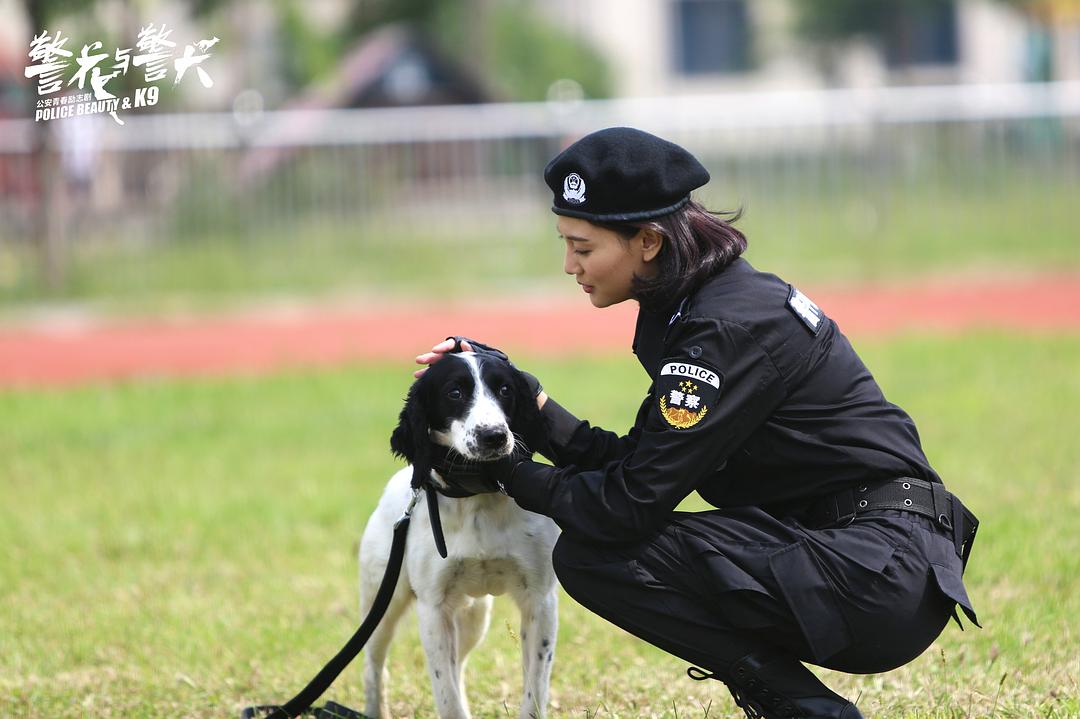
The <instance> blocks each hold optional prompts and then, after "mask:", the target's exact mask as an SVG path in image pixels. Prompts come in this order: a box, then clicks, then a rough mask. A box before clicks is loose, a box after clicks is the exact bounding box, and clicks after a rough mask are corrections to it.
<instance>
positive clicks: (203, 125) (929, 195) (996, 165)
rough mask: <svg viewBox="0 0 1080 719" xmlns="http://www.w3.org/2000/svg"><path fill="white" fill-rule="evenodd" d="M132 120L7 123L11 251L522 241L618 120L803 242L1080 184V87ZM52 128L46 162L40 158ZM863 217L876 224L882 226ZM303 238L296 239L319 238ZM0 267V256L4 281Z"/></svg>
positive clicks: (5, 202)
mask: <svg viewBox="0 0 1080 719" xmlns="http://www.w3.org/2000/svg"><path fill="white" fill-rule="evenodd" d="M121 118H122V119H123V120H124V125H123V126H119V125H117V124H116V123H114V122H113V121H112V119H111V118H109V117H108V116H93V117H82V118H71V119H61V120H54V121H51V122H49V123H47V124H44V125H42V124H38V125H35V124H34V123H33V122H32V121H28V120H3V121H0V253H3V252H4V248H5V247H7V248H8V252H9V253H10V252H14V251H15V250H16V249H18V248H27V247H32V246H33V245H34V244H35V243H39V244H40V243H44V242H45V240H43V239H42V238H43V237H46V238H51V239H49V240H48V242H49V248H50V249H49V252H51V253H52V254H53V255H56V256H64V255H65V254H70V251H71V250H72V249H73V248H82V247H86V246H95V245H103V244H105V245H108V244H113V245H115V244H124V243H128V244H133V245H138V246H141V247H145V246H146V245H148V244H156V245H162V246H167V245H169V244H170V243H176V242H182V241H202V242H208V243H222V242H224V243H228V242H234V241H244V242H248V243H253V244H252V247H253V249H252V250H251V251H253V252H258V251H259V250H258V242H259V241H260V240H261V239H262V238H264V237H265V236H266V235H267V234H268V233H269V234H273V233H274V232H280V231H281V230H282V228H283V227H286V226H292V227H301V228H305V230H306V229H307V228H310V227H319V228H322V230H321V231H323V232H324V233H330V234H333V233H335V232H338V233H350V234H352V235H356V236H362V237H363V238H364V241H365V242H368V243H374V244H376V245H377V244H378V243H380V242H383V243H387V242H393V241H395V240H394V239H393V237H394V236H395V235H399V234H401V233H408V234H409V235H410V236H412V237H428V238H434V239H437V238H449V241H453V239H454V238H457V237H460V236H461V235H462V234H464V233H467V232H470V231H474V230H476V229H479V230H480V231H489V232H491V233H492V234H493V236H497V235H500V234H505V235H507V236H514V235H521V234H528V233H529V232H530V231H532V230H529V229H527V228H534V227H535V226H536V225H537V223H539V222H548V223H550V217H545V215H544V214H543V213H544V208H545V207H546V206H547V205H548V204H549V201H550V196H549V195H548V192H547V189H546V188H545V187H544V186H543V183H542V181H541V172H542V170H543V167H544V165H545V163H546V162H547V160H548V159H550V158H551V157H552V156H553V155H554V154H555V153H556V152H558V151H559V150H560V149H561V148H562V147H564V146H565V145H566V144H567V143H569V142H570V141H572V140H573V139H576V138H577V137H579V136H581V135H583V134H585V133H587V132H590V131H592V130H595V129H598V128H601V127H606V126H612V125H632V126H636V127H640V128H642V129H645V130H648V131H651V132H654V133H656V134H660V135H662V136H665V137H668V138H670V139H672V140H674V141H676V142H679V143H680V144H683V145H685V146H686V147H687V148H688V149H690V150H691V151H692V152H694V153H695V154H696V155H698V156H699V157H700V158H701V159H702V160H703V162H704V163H705V164H706V166H707V167H708V168H709V169H710V172H711V173H712V175H713V178H714V179H713V182H712V183H711V184H710V186H709V187H708V189H707V190H706V192H705V193H704V199H705V200H706V201H707V202H708V203H709V204H712V205H715V206H719V207H728V208H730V207H734V206H736V205H747V206H749V207H750V208H751V211H753V210H754V209H755V208H757V209H758V210H762V209H765V210H766V211H767V212H768V213H769V214H770V215H772V216H780V215H784V216H786V217H787V218H788V220H787V224H786V225H783V226H782V227H779V229H777V227H776V226H774V227H773V228H772V229H773V230H774V231H778V232H780V233H781V234H786V235H790V236H793V237H797V236H798V235H799V234H800V232H801V231H803V228H805V227H806V226H807V225H808V224H813V223H814V222H820V221H824V220H825V218H826V217H827V216H828V215H829V214H830V213H832V212H833V211H834V210H835V208H836V206H837V201H838V198H846V199H852V198H854V199H855V200H857V201H858V203H860V204H859V206H861V207H863V208H864V209H866V208H869V209H868V210H867V213H868V214H869V215H880V209H881V208H880V207H879V206H880V205H881V204H882V203H891V204H895V203H896V202H897V201H900V202H901V204H903V203H905V202H906V203H908V204H909V205H911V204H914V205H918V206H920V208H921V210H922V211H924V212H926V213H928V215H931V216H940V215H941V214H942V213H947V212H948V206H947V203H950V202H955V200H956V196H957V195H958V194H959V195H960V196H965V197H972V196H979V195H981V194H988V193H991V192H992V191H994V190H995V189H996V190H997V191H1001V192H1005V193H1006V194H1005V195H1004V196H1006V197H1007V196H1008V195H1007V193H1008V191H1009V187H1010V183H1012V184H1015V185H1016V186H1018V187H1023V188H1029V189H1030V188H1031V187H1035V186H1039V185H1043V184H1044V185H1046V186H1047V187H1049V188H1052V192H1050V193H1049V194H1047V195H1046V197H1047V199H1046V204H1045V205H1044V206H1040V207H1038V208H1032V207H1025V206H1017V207H1013V208H999V210H998V211H1001V212H1013V213H1025V212H1031V211H1032V210H1035V211H1038V212H1041V213H1044V214H1047V213H1048V216H1049V217H1050V219H1051V221H1052V222H1060V223H1064V224H1063V225H1062V228H1061V231H1063V232H1068V231H1070V226H1069V224H1068V223H1073V224H1072V225H1071V229H1072V231H1074V232H1076V229H1075V228H1076V227H1077V221H1076V220H1075V219H1073V215H1072V212H1073V209H1074V208H1073V207H1072V205H1073V204H1074V202H1071V201H1067V200H1066V199H1064V198H1067V197H1069V193H1070V191H1072V196H1073V197H1074V198H1075V197H1076V196H1077V195H1076V193H1075V191H1076V190H1077V189H1080V179H1078V176H1080V83H1053V84H1041V85H1033V84H1025V85H970V86H949V87H910V88H885V89H873V90H870V89H867V90H861V89H860V90H851V89H844V90H825V91H818V92H777V93H754V94H749V93H738V94H736V93H733V94H725V95H714V96H687V97H674V98H656V99H633V100H607V101H586V102H577V103H534V104H515V105H510V104H494V105H479V106H460V107H435V108H409V109H377V110H331V111H319V112H315V111H311V112H268V113H262V114H257V115H252V114H236V113H212V114H205V113H187V114H171V115H169V114H157V115H155V114H143V115H139V114H135V113H130V114H127V115H123V114H121ZM40 133H45V134H47V135H48V143H47V151H46V152H45V153H44V157H45V158H46V159H45V161H44V165H43V161H42V160H41V155H38V154H35V153H34V152H33V149H34V147H35V142H36V141H37V139H38V137H39V134H40ZM43 166H44V167H47V168H50V169H49V173H50V174H48V175H46V177H48V178H51V179H48V180H44V181H43V180H42V179H41V178H42V176H41V175H40V174H38V173H39V172H41V170H42V168H43ZM988 196H989V195H988ZM990 201H991V202H993V198H992V197H991V198H990ZM937 203H941V204H940V206H939V205H938V204H937ZM994 204H995V205H997V204H1005V203H996V202H994ZM859 212H862V210H859ZM864 224H865V228H864V229H865V232H863V234H866V235H872V234H873V231H874V228H875V223H874V222H869V223H864ZM46 225H47V227H44V226H46ZM506 228H512V231H509V232H504V230H506ZM315 234H318V233H315ZM1076 234H1077V235H1078V239H1077V242H1078V243H1080V232H1076ZM295 235H296V239H295V242H296V243H297V246H298V247H302V246H303V243H304V242H305V241H306V239H305V238H307V237H310V236H311V235H312V233H309V232H307V231H303V232H296V233H295ZM11 248H15V249H11ZM313 251H320V250H319V249H318V248H315V249H314V250H313ZM20 256H21V255H20ZM54 260H55V258H54ZM3 263H4V258H3V255H2V254H0V291H2V288H3V282H4V276H3V272H2V269H3ZM9 264H10V261H9ZM23 274H25V272H23Z"/></svg>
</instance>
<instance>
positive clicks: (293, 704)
mask: <svg viewBox="0 0 1080 719" xmlns="http://www.w3.org/2000/svg"><path fill="white" fill-rule="evenodd" d="M422 491H424V490H422V489H414V490H413V496H412V499H411V500H409V506H408V507H406V508H405V513H404V514H402V515H401V517H400V518H399V519H398V520H397V521H396V522H394V539H393V542H392V543H391V545H390V559H389V560H388V561H387V564H386V573H385V574H383V578H382V582H381V583H380V584H379V590H378V591H377V592H376V593H375V599H374V601H372V603H371V609H370V610H369V611H368V614H367V616H366V617H364V621H363V623H362V624H361V625H360V628H359V629H357V630H356V633H355V634H353V635H352V638H350V639H349V641H347V642H346V643H345V646H343V647H342V648H341V651H339V652H338V653H337V654H336V655H335V656H334V658H333V659H331V660H330V661H329V662H327V664H326V666H325V667H323V668H322V670H320V671H319V673H318V674H316V675H315V678H314V679H312V680H311V681H310V682H308V685H307V686H306V687H304V688H303V689H301V690H300V693H299V694H297V695H296V696H294V697H293V698H292V699H290V700H289V701H287V702H285V703H284V704H282V705H280V706H278V705H261V706H251V707H247V708H245V709H244V710H243V711H242V712H240V719H294V718H295V717H298V716H301V715H303V714H306V715H308V716H313V717H316V719H364V715H363V714H361V713H360V712H357V711H353V710H352V709H349V708H348V707H344V706H341V705H340V704H335V703H334V702H327V703H326V706H324V707H322V708H321V709H314V710H312V708H311V705H312V704H314V703H315V701H316V700H318V698H319V697H320V696H322V694H323V692H325V691H326V690H327V688H329V686H330V685H331V684H332V683H333V682H334V680H335V679H337V678H338V675H339V674H341V672H343V671H344V670H345V667H347V666H348V665H349V662H351V661H352V660H353V659H355V658H356V655H357V654H359V653H360V650H361V649H363V648H364V645H365V644H367V640H368V639H370V638H371V634H372V632H374V631H375V627H377V626H378V625H379V622H380V621H381V620H382V618H383V615H384V614H386V609H387V607H389V606H390V599H391V598H392V597H393V596H394V589H395V588H396V587H397V581H398V576H399V575H400V574H401V565H402V564H403V563H404V561H405V538H406V536H407V535H408V533H409V522H410V520H411V519H412V511H413V508H414V507H415V506H416V503H417V502H418V501H419V500H420V492H422ZM427 495H428V508H429V510H430V509H431V505H432V499H433V497H434V492H432V491H430V489H429V490H428V491H427ZM438 513H439V509H438V504H435V508H434V513H433V515H432V516H433V517H434V519H433V521H432V527H433V528H434V527H436V526H438V531H437V533H436V535H435V536H436V539H435V541H436V543H437V544H438V545H439V546H441V547H442V549H441V552H442V555H443V556H444V557H445V556H446V540H445V539H443V537H442V526H441V523H439V522H438V519H437V518H438V516H439V514H438Z"/></svg>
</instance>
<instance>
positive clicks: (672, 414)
mask: <svg viewBox="0 0 1080 719" xmlns="http://www.w3.org/2000/svg"><path fill="white" fill-rule="evenodd" d="M708 411H709V408H708V407H702V408H701V410H699V411H698V412H691V411H690V410H688V409H685V408H683V407H668V404H667V395H663V396H661V397H660V414H662V415H664V419H666V420H667V423H668V424H670V425H671V426H672V427H674V428H675V429H690V428H691V427H693V426H694V425H695V424H697V423H698V422H700V421H701V420H702V418H704V417H705V413H706V412H708Z"/></svg>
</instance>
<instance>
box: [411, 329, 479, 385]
mask: <svg viewBox="0 0 1080 719" xmlns="http://www.w3.org/2000/svg"><path fill="white" fill-rule="evenodd" d="M461 349H462V350H463V351H465V352H472V350H473V348H472V345H470V344H469V343H468V342H466V341H462V343H461ZM453 350H454V338H453V337H451V338H450V339H445V340H443V341H442V342H440V343H439V344H437V345H435V346H434V347H432V348H431V351H430V352H425V353H424V354H422V355H417V356H416V364H422V365H430V364H432V363H433V362H438V361H439V360H440V359H442V356H443V355H444V354H446V353H447V352H453ZM427 369H428V368H427V367H426V366H425V367H422V368H421V369H418V370H416V371H415V372H413V377H416V378H417V379H419V378H420V376H421V375H422V374H424V373H425V372H427Z"/></svg>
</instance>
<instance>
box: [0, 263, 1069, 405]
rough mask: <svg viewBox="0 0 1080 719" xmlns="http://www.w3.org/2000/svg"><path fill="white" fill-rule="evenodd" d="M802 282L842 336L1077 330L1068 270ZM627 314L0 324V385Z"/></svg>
mask: <svg viewBox="0 0 1080 719" xmlns="http://www.w3.org/2000/svg"><path fill="white" fill-rule="evenodd" d="M805 291H806V294H808V295H809V296H810V297H811V299H813V300H814V301H815V302H816V303H817V304H818V305H820V306H821V308H822V309H823V310H824V311H825V313H826V314H828V315H829V316H831V317H832V318H833V319H835V320H836V321H837V322H838V323H839V324H840V327H841V328H842V329H843V330H844V332H845V333H846V334H848V335H849V336H851V337H854V338H859V339H862V338H870V337H881V336H890V335H895V334H898V333H905V332H937V333H949V334H951V333H956V332H961V331H967V330H971V329H983V328H986V329H1002V330H1008V331H1018V332H1035V333H1038V332H1076V331H1080V274H1054V275H1037V276H1029V277H1009V278H994V279H987V278H982V279H963V280H952V281H945V280H940V281H934V282H929V283H923V284H919V285H909V286H895V285H893V286H883V287H846V288H839V287H817V288H813V287H811V288H806V289H805ZM635 313H636V305H635V304H634V303H632V302H627V303H623V304H622V305H618V306H615V307H611V308H608V309H605V310H596V309H594V308H592V307H591V306H590V305H589V303H588V300H587V299H586V298H585V297H584V296H582V297H580V298H578V299H576V300H575V301H569V300H567V299H559V300H550V301H543V302H538V301H536V300H518V299H506V298H498V299H496V300H493V301H491V302H487V303H477V302H469V303H456V304H455V303H451V304H443V303H441V304H438V305H435V304H433V305H430V306H413V307H402V306H386V307H379V308H372V307H365V308H356V307H352V308H341V307H336V308H335V307H332V308H327V307H309V308H304V309H298V310H292V311H289V312H280V311H277V312H274V311H269V310H262V311H256V312H248V313H243V314H232V315H227V316H216V317H191V318H184V319H168V320H163V319H156V318H155V319H142V320H123V321H118V320H113V321H102V320H98V321H93V320H91V321H83V322H77V323H72V322H64V323H57V322H51V323H50V322H45V323H41V322H38V323H25V324H19V325H15V326H8V327H0V387H12V386H53V385H72V384H79V383H86V382H95V381H103V380H124V379H131V378H139V377H162V376H187V375H230V374H234V375H235V374H258V373H266V372H272V371H274V370H278V369H281V368H287V367H324V366H336V365H341V364H344V363H349V362H360V361H371V360H382V361H394V360H399V361H401V362H402V363H403V365H408V364H409V363H411V361H412V357H413V356H414V355H416V354H417V353H419V352H422V351H425V350H426V349H427V348H428V347H430V346H431V344H433V343H434V342H436V341H438V340H439V339H441V338H443V337H445V336H447V335H449V334H463V335H468V336H471V337H476V338H477V339H482V340H485V341H488V342H491V343H492V344H495V345H496V346H499V347H503V348H505V349H507V350H508V351H511V352H527V353H528V354H531V355H534V356H540V355H544V356H560V355H561V356H565V355H570V354H575V355H577V354H587V353H603V352H609V351H611V350H627V351H628V350H629V347H630V341H631V339H632V337H633V332H634V317H635Z"/></svg>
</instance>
